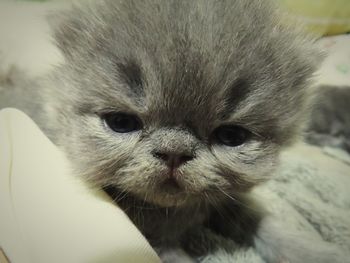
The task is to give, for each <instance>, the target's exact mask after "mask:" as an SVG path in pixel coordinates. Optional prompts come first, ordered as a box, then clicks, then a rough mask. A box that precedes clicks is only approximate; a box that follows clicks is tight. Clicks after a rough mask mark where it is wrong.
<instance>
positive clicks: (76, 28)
mask: <svg viewBox="0 0 350 263" xmlns="http://www.w3.org/2000/svg"><path fill="white" fill-rule="evenodd" d="M47 21H48V23H49V25H50V27H51V30H52V31H51V32H52V38H53V42H54V44H55V45H56V46H57V47H58V48H59V49H60V50H61V51H62V52H63V54H64V56H65V57H67V56H68V57H71V56H72V52H73V49H74V48H73V47H74V46H76V44H77V43H78V42H79V41H78V39H79V38H80V35H81V32H82V26H81V23H79V22H78V21H77V18H76V17H73V16H69V15H68V13H65V12H64V11H61V12H58V13H54V14H50V15H48V16H47Z"/></svg>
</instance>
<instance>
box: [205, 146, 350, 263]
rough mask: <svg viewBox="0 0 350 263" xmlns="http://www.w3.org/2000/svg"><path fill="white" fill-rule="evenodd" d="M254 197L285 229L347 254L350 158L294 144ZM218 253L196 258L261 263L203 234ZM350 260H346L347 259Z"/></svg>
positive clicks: (252, 255)
mask: <svg viewBox="0 0 350 263" xmlns="http://www.w3.org/2000/svg"><path fill="white" fill-rule="evenodd" d="M255 194H256V195H257V196H259V199H260V200H264V203H265V204H266V205H267V206H268V208H269V210H270V211H271V212H272V213H273V214H274V215H275V216H276V218H277V220H279V221H280V222H283V225H286V226H288V228H290V229H291V230H296V231H302V232H306V233H308V234H309V235H310V236H311V237H313V238H316V239H319V240H325V241H327V242H330V243H332V244H334V245H336V246H337V247H339V248H340V249H341V250H342V251H344V253H345V254H349V255H350V157H349V156H348V155H347V156H344V155H343V154H340V153H336V150H332V151H330V150H329V149H325V150H322V149H320V148H317V147H312V146H307V145H297V146H296V147H294V148H293V149H290V150H288V151H287V152H286V153H285V154H284V155H283V158H282V165H281V167H280V169H279V171H278V172H277V173H276V175H275V177H274V179H272V180H271V181H270V182H268V183H267V184H265V185H263V186H261V187H259V188H257V189H256V191H255ZM206 236H207V238H208V237H209V238H211V239H215V241H216V242H219V243H221V244H220V246H221V247H224V248H226V249H220V250H217V251H215V252H214V253H212V254H210V255H208V256H206V257H203V258H201V262H205V263H209V262H210V263H221V262H222V263H223V262H235V263H243V262H244V263H262V262H264V260H263V259H262V258H261V257H260V255H258V253H257V252H256V251H255V250H254V249H252V248H250V249H242V248H238V247H237V246H236V245H235V244H234V243H233V242H232V241H229V240H226V239H224V238H221V237H218V236H215V234H214V233H211V232H208V233H207V234H206ZM349 261H350V258H349Z"/></svg>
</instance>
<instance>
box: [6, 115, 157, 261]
mask: <svg viewBox="0 0 350 263" xmlns="http://www.w3.org/2000/svg"><path fill="white" fill-rule="evenodd" d="M67 163H68V162H67V161H66V159H65V157H64V156H63V154H62V153H61V151H59V150H58V148H56V146H54V145H53V144H52V143H51V142H50V141H49V140H48V139H47V138H46V137H45V135H44V134H43V133H42V132H41V131H40V130H39V129H38V127H37V126H36V125H35V124H34V123H33V122H32V121H31V120H30V119H29V118H28V117H27V116H26V115H24V114H23V113H22V112H20V111H18V110H14V109H5V110H2V111H0V249H1V250H3V251H4V252H5V254H6V256H7V257H8V259H9V260H10V261H11V262H12V263H48V262H50V263H56V262H57V263H62V262H65V263H79V262H84V263H85V262H98V263H100V262H160V260H159V258H158V257H157V255H156V253H155V252H154V250H153V249H152V248H151V247H150V245H149V244H148V243H147V241H146V239H145V238H144V237H143V236H142V235H141V233H140V232H139V231H138V230H137V229H136V227H135V226H134V225H133V224H132V223H131V221H130V220H129V219H128V218H127V216H126V215H125V214H124V213H123V212H122V210H121V209H119V208H118V207H116V206H115V205H114V204H113V203H112V201H111V200H110V199H109V198H108V196H107V195H105V194H104V192H102V191H98V190H93V189H91V188H89V186H88V185H86V184H85V183H84V182H83V181H81V180H79V179H78V178H76V177H74V176H72V175H71V174H70V170H69V167H68V165H67ZM1 250H0V251H1Z"/></svg>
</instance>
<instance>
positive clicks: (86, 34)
mask: <svg viewBox="0 0 350 263" xmlns="http://www.w3.org/2000/svg"><path fill="white" fill-rule="evenodd" d="M242 10H244V12H242ZM272 10H273V8H271V5H270V4H269V3H268V2H267V1H262V0H254V1H253V0H235V1H233V0H231V1H230V0H222V1H219V0H218V1H215V0H211V1H209V0H208V1H205V0H198V1H182V0H176V1H175V0H169V1H161V0H149V1H140V0H139V1H136V0H135V1H133V0H124V1H123V0H119V1H111V0H107V1H102V2H101V3H96V7H95V8H93V9H91V8H90V9H89V8H83V9H82V10H81V9H78V8H76V9H73V10H72V11H70V12H68V13H66V14H63V16H62V21H63V22H62V23H61V24H60V25H58V26H57V27H56V30H55V37H56V41H57V43H58V46H59V47H60V48H61V49H62V51H63V53H64V54H65V56H66V59H67V62H68V63H70V64H71V68H72V69H75V70H78V71H80V72H82V70H81V69H82V68H83V69H84V71H83V72H82V75H80V76H81V77H82V78H83V77H85V78H86V82H85V85H84V88H83V89H80V92H83V94H81V98H83V99H84V100H91V101H93V100H95V99H94V98H93V96H91V94H96V87H98V88H99V89H100V91H99V93H100V95H103V96H104V97H106V98H107V97H108V98H111V99H114V100H119V99H121V98H124V101H130V103H133V102H134V101H137V102H140V101H142V103H141V104H140V105H143V106H144V109H143V110H145V109H146V108H147V110H148V114H149V115H150V118H152V119H153V121H155V120H157V121H158V122H162V123H164V122H169V123H172V124H180V123H184V122H192V123H195V124H194V125H197V124H198V125H200V126H202V127H204V126H208V124H210V125H215V122H218V120H220V119H221V120H220V121H222V119H225V118H226V119H230V120H231V121H234V120H236V121H237V120H238V121H241V122H243V121H244V122H246V123H249V125H251V126H254V125H255V126H265V127H266V126H270V127H271V128H272V127H273V126H276V125H277V119H281V118H284V117H285V116H286V114H290V112H292V111H293V110H296V109H297V108H298V107H299V108H300V107H301V105H302V104H303V99H302V97H303V96H304V93H305V92H304V91H303V90H304V86H305V82H306V80H307V78H308V76H309V75H310V74H311V73H312V72H313V67H314V65H313V63H311V62H312V61H309V60H307V59H306V57H310V56H311V55H313V49H312V48H311V47H310V45H309V44H307V41H304V39H303V38H302V37H300V35H299V34H296V33H295V32H289V31H287V30H285V29H284V27H282V26H281V25H280V24H279V23H278V22H277V19H276V15H275V13H274V12H273V11H272ZM308 59H309V58H308ZM87 65H88V66H87ZM67 74H68V75H69V72H68V73H67ZM68 77H69V76H68ZM252 98H254V99H252ZM271 98H272V99H271ZM267 100H268V101H269V103H266V101H267ZM264 102H265V103H264ZM279 108H283V109H284V110H282V111H280V114H277V113H275V114H270V113H271V112H274V111H275V110H276V109H279ZM256 113H257V114H256ZM258 115H259V116H260V118H256V116H258ZM291 115H293V114H291ZM262 117H264V118H262ZM259 121H260V123H259ZM262 121H264V122H269V125H265V124H263V122H262Z"/></svg>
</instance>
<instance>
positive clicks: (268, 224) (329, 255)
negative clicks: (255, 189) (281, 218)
mask: <svg viewBox="0 0 350 263" xmlns="http://www.w3.org/2000/svg"><path fill="white" fill-rule="evenodd" d="M254 245H255V248H256V249H257V251H258V252H259V253H260V255H261V256H262V257H263V258H264V259H265V260H266V261H267V262H270V263H280V262H290V263H329V262H331V263H346V262H350V255H348V256H346V255H343V254H342V253H341V252H340V251H339V250H338V249H337V248H336V247H334V246H333V245H332V244H330V243H327V242H324V241H320V240H315V239H314V238H310V237H308V236H307V235H305V234H303V233H296V232H295V231H288V230H287V229H286V227H284V226H282V225H280V224H279V223H278V222H277V221H276V220H275V219H274V218H273V217H272V216H267V217H266V218H264V219H263V220H262V221H261V222H260V225H259V228H258V231H257V234H256V236H255V237H254Z"/></svg>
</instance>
